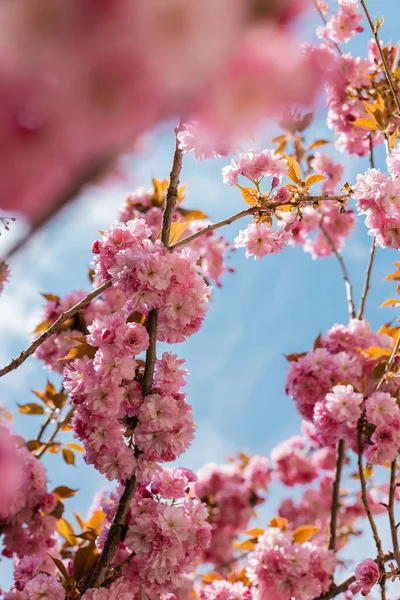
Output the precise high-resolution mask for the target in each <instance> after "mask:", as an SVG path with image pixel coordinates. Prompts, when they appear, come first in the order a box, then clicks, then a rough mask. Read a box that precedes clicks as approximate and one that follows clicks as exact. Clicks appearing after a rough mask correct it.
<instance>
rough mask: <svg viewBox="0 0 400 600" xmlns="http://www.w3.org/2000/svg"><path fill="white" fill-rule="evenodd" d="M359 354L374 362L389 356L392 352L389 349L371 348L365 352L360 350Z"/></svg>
mask: <svg viewBox="0 0 400 600" xmlns="http://www.w3.org/2000/svg"><path fill="white" fill-rule="evenodd" d="M360 353H361V354H362V356H363V357H364V358H367V359H371V360H376V359H378V358H383V357H384V356H390V355H391V354H392V351H391V350H390V349H389V348H380V347H379V346H371V348H366V349H365V350H360Z"/></svg>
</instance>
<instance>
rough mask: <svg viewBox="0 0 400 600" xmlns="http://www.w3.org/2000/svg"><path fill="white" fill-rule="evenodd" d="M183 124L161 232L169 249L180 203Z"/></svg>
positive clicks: (176, 148)
mask: <svg viewBox="0 0 400 600" xmlns="http://www.w3.org/2000/svg"><path fill="white" fill-rule="evenodd" d="M180 127H181V124H180V123H179V125H178V127H177V128H176V129H175V139H176V141H175V153H174V160H173V163H172V168H171V173H170V178H169V186H168V190H167V195H166V200H165V209H164V214H163V224H162V230H161V241H162V243H163V244H164V246H165V247H166V248H168V247H169V234H170V230H171V221H172V213H173V212H174V208H175V205H176V203H177V201H178V188H179V177H180V174H181V171H182V158H183V153H182V150H180V149H179V140H178V133H179V129H180Z"/></svg>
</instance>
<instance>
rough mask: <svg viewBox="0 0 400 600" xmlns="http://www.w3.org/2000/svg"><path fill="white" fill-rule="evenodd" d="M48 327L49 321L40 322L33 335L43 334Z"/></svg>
mask: <svg viewBox="0 0 400 600" xmlns="http://www.w3.org/2000/svg"><path fill="white" fill-rule="evenodd" d="M50 325H51V321H42V322H41V323H39V325H38V326H37V327H36V329H35V331H34V332H33V335H39V333H43V331H46V329H48V328H49V327H50Z"/></svg>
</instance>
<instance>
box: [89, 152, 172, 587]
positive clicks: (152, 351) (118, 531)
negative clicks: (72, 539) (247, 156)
mask: <svg viewBox="0 0 400 600" xmlns="http://www.w3.org/2000/svg"><path fill="white" fill-rule="evenodd" d="M176 148H177V146H176ZM181 169H182V157H181V158H180V160H179V159H177V152H176V151H175V155H174V162H173V167H172V170H171V178H170V184H169V188H168V191H167V198H166V205H165V209H164V214H163V225H162V230H161V240H162V241H163V243H164V244H165V246H166V247H167V248H168V241H169V235H170V229H171V218H172V212H173V207H174V206H175V203H176V200H177V196H178V185H179V176H180V172H181ZM175 190H176V191H175ZM166 215H167V216H166ZM147 332H148V334H149V346H148V348H147V351H146V362H145V368H144V375H143V379H142V382H141V384H142V390H143V396H147V395H148V394H150V393H151V390H152V386H153V377H154V368H155V363H156V344H157V311H156V310H154V309H153V310H151V311H150V312H149V315H148V318H147ZM136 451H137V450H136ZM138 454H139V453H138ZM137 487H138V482H137V480H136V477H135V475H132V477H130V479H128V480H127V482H126V484H125V490H124V493H123V494H122V496H121V500H120V502H119V505H118V509H117V512H116V515H115V517H114V520H113V522H112V524H111V527H110V531H109V532H108V536H107V539H106V541H105V544H104V548H103V551H102V553H101V555H100V558H99V561H98V563H97V565H96V568H95V570H94V572H93V574H92V576H91V577H90V578H89V580H88V582H87V583H86V584H85V585H84V587H83V589H82V590H81V591H86V590H87V589H89V588H99V587H100V586H101V585H102V584H103V583H104V581H105V579H106V577H107V570H108V567H109V564H110V563H111V561H112V559H113V556H114V554H115V550H116V549H117V547H118V545H119V543H120V541H121V539H122V535H123V532H124V529H125V527H126V519H127V516H128V512H129V506H130V504H131V501H132V498H133V496H134V494H135V492H136V489H137Z"/></svg>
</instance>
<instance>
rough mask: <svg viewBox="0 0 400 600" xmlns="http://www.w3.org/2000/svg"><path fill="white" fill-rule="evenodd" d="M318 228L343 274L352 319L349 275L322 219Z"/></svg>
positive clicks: (353, 306)
mask: <svg viewBox="0 0 400 600" xmlns="http://www.w3.org/2000/svg"><path fill="white" fill-rule="evenodd" d="M319 226H320V228H321V231H322V233H323V234H324V236H325V237H326V240H327V242H328V244H329V245H330V247H331V248H332V251H333V253H334V255H335V256H336V258H337V259H338V261H339V264H340V267H341V269H342V273H343V279H344V285H345V287H346V297H347V308H348V312H349V317H350V319H354V318H355V316H356V308H355V305H354V299H353V286H352V285H351V281H350V276H349V273H348V271H347V268H346V265H345V262H344V260H343V258H342V257H341V255H340V254H339V252H338V250H337V248H336V246H335V243H334V241H333V240H332V238H331V236H330V235H329V233H328V232H327V231H326V229H325V227H324V225H323V223H322V219H321V222H320V225H319Z"/></svg>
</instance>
